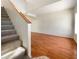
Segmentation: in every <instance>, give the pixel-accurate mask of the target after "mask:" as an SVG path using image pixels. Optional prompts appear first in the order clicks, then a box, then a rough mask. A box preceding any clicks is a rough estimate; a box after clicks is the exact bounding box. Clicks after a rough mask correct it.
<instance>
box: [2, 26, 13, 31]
mask: <svg viewBox="0 0 79 59" xmlns="http://www.w3.org/2000/svg"><path fill="white" fill-rule="evenodd" d="M8 29H14V26H13V25H2V26H1V30H8Z"/></svg>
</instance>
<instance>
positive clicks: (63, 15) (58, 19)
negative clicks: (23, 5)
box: [32, 9, 75, 37]
mask: <svg viewBox="0 0 79 59" xmlns="http://www.w3.org/2000/svg"><path fill="white" fill-rule="evenodd" d="M74 21H75V19H74V13H73V9H68V10H63V11H58V12H51V13H48V14H41V15H38V16H37V19H32V31H33V32H39V33H46V34H50V35H56V36H62V37H73V35H74Z"/></svg>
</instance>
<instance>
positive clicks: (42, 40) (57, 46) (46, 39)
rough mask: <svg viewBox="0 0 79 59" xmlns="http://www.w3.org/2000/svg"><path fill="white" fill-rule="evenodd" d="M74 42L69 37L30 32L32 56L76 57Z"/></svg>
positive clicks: (65, 58)
mask: <svg viewBox="0 0 79 59" xmlns="http://www.w3.org/2000/svg"><path fill="white" fill-rule="evenodd" d="M76 46H77V44H76V42H75V41H74V40H73V39H70V38H63V37H57V36H51V35H47V34H41V33H34V32H32V56H33V57H38V56H47V57H49V58H50V59H76Z"/></svg>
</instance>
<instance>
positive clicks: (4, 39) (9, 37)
mask: <svg viewBox="0 0 79 59" xmlns="http://www.w3.org/2000/svg"><path fill="white" fill-rule="evenodd" d="M18 39H19V36H18V35H17V34H13V35H7V36H3V37H2V38H1V43H2V44H3V43H6V42H9V41H14V40H18Z"/></svg>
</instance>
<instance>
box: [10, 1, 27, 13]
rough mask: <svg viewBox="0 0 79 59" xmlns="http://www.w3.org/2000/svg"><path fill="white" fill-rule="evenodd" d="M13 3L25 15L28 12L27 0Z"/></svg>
mask: <svg viewBox="0 0 79 59" xmlns="http://www.w3.org/2000/svg"><path fill="white" fill-rule="evenodd" d="M11 1H12V2H13V4H14V5H15V6H16V7H17V8H18V9H19V10H20V11H22V12H23V13H25V12H26V10H27V5H26V2H25V0H11Z"/></svg>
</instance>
